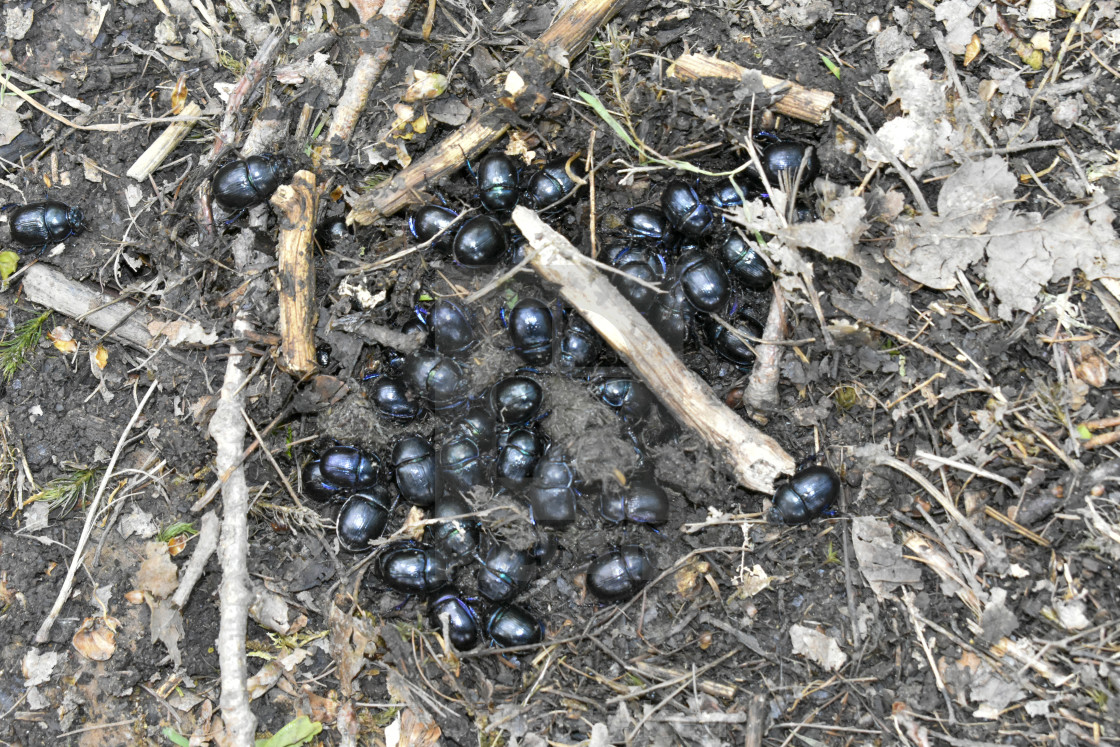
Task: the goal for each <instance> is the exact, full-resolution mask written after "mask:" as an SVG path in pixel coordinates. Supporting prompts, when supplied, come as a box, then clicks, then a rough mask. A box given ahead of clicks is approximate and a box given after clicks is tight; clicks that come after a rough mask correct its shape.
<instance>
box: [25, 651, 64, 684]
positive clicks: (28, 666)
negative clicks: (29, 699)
mask: <svg viewBox="0 0 1120 747" xmlns="http://www.w3.org/2000/svg"><path fill="white" fill-rule="evenodd" d="M58 659H59V654H58V653H56V652H54V651H48V652H47V653H45V654H40V653H39V649H37V648H33V649H31V650H30V651H28V652H27V653H26V654H24V655H23V659H22V660H21V661H20V671H21V672H22V673H23V686H24V687H35V686H36V685H41V684H43V683H44V682H47V681H48V680H50V678H51V674H52V673H53V672H54V668H55V665H56V664H58Z"/></svg>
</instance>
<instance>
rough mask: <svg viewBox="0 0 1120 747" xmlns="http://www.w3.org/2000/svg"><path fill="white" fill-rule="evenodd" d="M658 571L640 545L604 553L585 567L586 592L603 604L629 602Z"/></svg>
mask: <svg viewBox="0 0 1120 747" xmlns="http://www.w3.org/2000/svg"><path fill="white" fill-rule="evenodd" d="M656 572H657V568H656V567H655V566H654V564H653V561H652V560H650V558H649V555H647V554H646V551H645V550H644V549H643V548H642V547H640V546H639V545H622V546H620V547H615V548H613V549H610V550H607V551H606V552H605V553H603V554H602V555H599V556H598V557H597V558H595V559H594V560H592V561H591V565H589V566H588V567H587V590H588V591H590V592H591V593H592V594H594V595H595V596H597V597H598V598H599V599H601V600H603V601H604V602H618V601H620V600H623V599H629V598H630V597H632V596H634V595H635V594H637V593H638V592H639V591H641V590H642V589H644V588H645V586H646V584H648V583H649V582H650V581H652V580H653V577H654V574H655V573H656Z"/></svg>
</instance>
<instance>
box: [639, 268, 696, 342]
mask: <svg viewBox="0 0 1120 747" xmlns="http://www.w3.org/2000/svg"><path fill="white" fill-rule="evenodd" d="M646 317H647V318H648V319H649V323H650V324H652V325H653V328H654V329H656V330H657V332H658V334H660V335H661V337H662V339H664V340H665V342H667V343H668V344H669V347H671V348H672V349H673V350H674V351H676V352H678V353H679V352H681V351H682V350H684V346H685V343H686V342H687V341H688V339H689V333H690V332H691V330H692V321H693V317H694V312H693V311H692V303H691V302H690V301H689V300H688V294H687V293H686V292H685V289H684V285H683V284H681V283H674V284H673V285H672V286H671V287H670V288H669V291H668V292H667V293H662V294H660V295H659V296H658V297H657V299H656V300H655V301H654V302H653V306H652V307H651V308H650V310H649V312H648V313H647V315H646Z"/></svg>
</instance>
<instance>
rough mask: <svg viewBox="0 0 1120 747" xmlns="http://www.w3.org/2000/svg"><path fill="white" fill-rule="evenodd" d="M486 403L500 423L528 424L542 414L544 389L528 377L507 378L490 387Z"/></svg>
mask: <svg viewBox="0 0 1120 747" xmlns="http://www.w3.org/2000/svg"><path fill="white" fill-rule="evenodd" d="M486 401H487V403H488V404H489V405H490V412H492V413H493V414H494V418H495V419H496V420H497V421H498V422H499V423H502V424H504V425H514V424H517V423H527V422H529V421H530V420H532V419H533V418H535V417H536V416H537V413H539V412H540V409H541V405H542V404H543V403H544V389H543V388H542V387H541V385H540V383H538V382H537V380H536V379H531V378H529V377H528V376H520V375H518V376H507V377H506V378H504V379H502V380H501V381H499V382H498V383H496V384H494V386H492V387H490V393H489V395H488V396H487V399H486Z"/></svg>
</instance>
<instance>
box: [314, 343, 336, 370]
mask: <svg viewBox="0 0 1120 747" xmlns="http://www.w3.org/2000/svg"><path fill="white" fill-rule="evenodd" d="M333 352H334V348H332V347H331V345H330V343H329V342H324V343H322V344H321V345H316V346H315V365H316V366H318V367H319V368H326V367H327V366H329V365H331V353H333Z"/></svg>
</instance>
